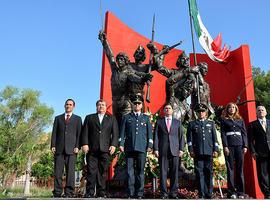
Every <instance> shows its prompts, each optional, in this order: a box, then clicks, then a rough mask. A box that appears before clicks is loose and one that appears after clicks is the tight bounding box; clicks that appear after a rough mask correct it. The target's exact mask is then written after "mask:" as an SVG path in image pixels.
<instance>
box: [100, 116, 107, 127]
mask: <svg viewBox="0 0 270 200" xmlns="http://www.w3.org/2000/svg"><path fill="white" fill-rule="evenodd" d="M98 120H99V119H98ZM107 120H108V115H107V114H105V115H104V117H103V119H102V122H101V127H103V126H104V124H106V122H107Z"/></svg>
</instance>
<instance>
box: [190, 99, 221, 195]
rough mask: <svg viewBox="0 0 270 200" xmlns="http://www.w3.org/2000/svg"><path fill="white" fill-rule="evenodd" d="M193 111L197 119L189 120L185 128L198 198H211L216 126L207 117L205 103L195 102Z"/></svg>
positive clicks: (216, 144) (215, 150)
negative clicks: (192, 160) (196, 183)
mask: <svg viewBox="0 0 270 200" xmlns="http://www.w3.org/2000/svg"><path fill="white" fill-rule="evenodd" d="M195 111H196V112H197V115H198V119H196V120H194V121H191V122H190V123H189V124H188V128H187V144H188V150H189V153H190V156H191V157H192V158H193V159H194V167H195V173H196V179H197V181H198V190H199V198H212V193H213V157H216V156H217V154H218V153H217V151H218V143H217V136H216V128H215V123H214V122H213V121H210V120H208V119H207V115H208V107H207V106H206V105H205V104H197V105H196V106H195Z"/></svg>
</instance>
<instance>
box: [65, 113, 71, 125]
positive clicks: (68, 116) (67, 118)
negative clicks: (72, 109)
mask: <svg viewBox="0 0 270 200" xmlns="http://www.w3.org/2000/svg"><path fill="white" fill-rule="evenodd" d="M69 119H70V115H67V117H66V120H65V123H66V124H68V123H69Z"/></svg>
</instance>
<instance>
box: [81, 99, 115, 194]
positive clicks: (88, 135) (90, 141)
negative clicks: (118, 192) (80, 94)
mask: <svg viewBox="0 0 270 200" xmlns="http://www.w3.org/2000/svg"><path fill="white" fill-rule="evenodd" d="M96 108H97V113H95V114H91V115H87V116H86V118H85V120H84V124H83V132H82V149H83V151H84V152H85V153H87V156H86V159H87V185H86V194H85V197H87V198H91V197H94V196H95V188H96V196H97V197H103V198H106V179H107V172H108V167H109V159H110V155H112V154H113V153H114V151H115V148H116V146H117V144H118V137H119V130H118V125H117V121H116V119H115V117H114V116H110V115H107V114H106V111H107V105H106V102H105V101H104V100H98V101H97V102H96Z"/></svg>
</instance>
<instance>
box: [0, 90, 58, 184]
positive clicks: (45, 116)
mask: <svg viewBox="0 0 270 200" xmlns="http://www.w3.org/2000/svg"><path fill="white" fill-rule="evenodd" d="M39 97H40V92H38V91H34V90H31V89H23V90H20V89H18V88H15V87H12V86H7V87H6V88H4V89H3V90H2V91H0V155H1V156H0V160H1V162H0V177H2V181H5V179H8V177H9V176H10V175H11V174H15V175H20V174H22V173H23V172H24V170H25V167H26V163H27V159H28V157H29V156H31V157H32V158H33V159H35V157H36V156H38V155H39V154H40V152H41V150H42V149H44V148H45V147H46V146H47V145H48V143H47V142H46V140H44V137H45V138H46V137H47V134H45V133H44V130H45V129H46V128H47V126H48V125H50V124H51V122H52V115H53V109H52V108H49V107H47V106H46V105H45V104H42V103H41V102H40V101H39Z"/></svg>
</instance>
